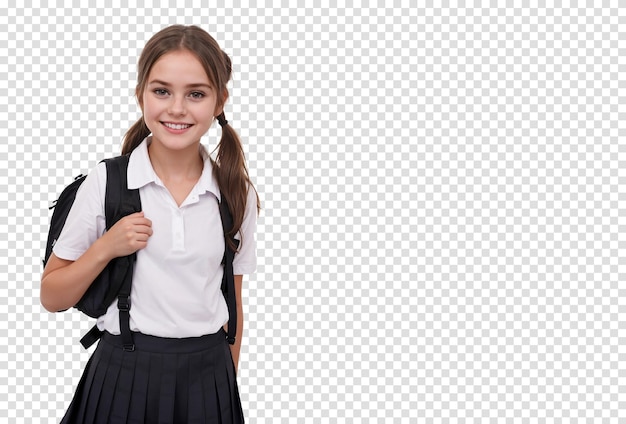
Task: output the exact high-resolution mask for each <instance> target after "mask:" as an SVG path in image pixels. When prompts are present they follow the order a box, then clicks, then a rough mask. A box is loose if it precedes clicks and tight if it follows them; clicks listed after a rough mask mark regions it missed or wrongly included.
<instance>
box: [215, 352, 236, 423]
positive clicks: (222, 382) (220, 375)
mask: <svg viewBox="0 0 626 424" xmlns="http://www.w3.org/2000/svg"><path fill="white" fill-rule="evenodd" d="M226 348H227V349H228V347H226ZM220 350H222V349H220ZM222 352H223V350H222ZM223 362H226V361H223ZM226 368H227V366H226V364H223V365H222V366H219V367H215V374H214V375H215V391H216V392H217V401H218V402H219V405H218V409H219V415H220V422H222V423H224V424H230V423H232V422H233V414H232V405H231V393H232V390H231V386H230V384H229V383H228V372H227V370H226ZM224 387H226V388H228V390H223V389H222V390H220V388H224Z"/></svg>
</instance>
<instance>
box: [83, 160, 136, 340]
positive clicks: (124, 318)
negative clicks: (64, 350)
mask: <svg viewBox="0 0 626 424" xmlns="http://www.w3.org/2000/svg"><path fill="white" fill-rule="evenodd" d="M128 160H129V156H128V155H125V156H118V157H116V158H112V159H106V160H104V162H105V164H106V168H107V185H106V194H105V202H104V214H105V218H106V228H107V230H109V229H111V227H113V225H115V223H116V222H117V221H119V220H120V219H121V218H123V217H125V216H126V215H130V214H132V213H135V212H139V211H141V198H140V197H139V190H137V189H133V190H129V189H128V182H127V170H128ZM136 258H137V254H136V253H133V254H132V255H129V256H122V257H119V258H115V259H114V260H113V261H112V263H111V265H112V268H111V272H110V274H109V276H110V289H109V291H108V292H107V295H106V298H105V304H107V305H109V304H111V303H112V302H113V300H115V298H116V297H117V307H118V309H119V319H120V332H121V335H122V343H123V346H124V350H127V351H132V350H134V349H135V345H134V343H133V339H132V333H131V331H130V291H131V285H132V280H133V270H134V267H135V261H136ZM101 335H102V332H101V331H100V330H99V329H98V328H97V326H94V327H93V328H92V329H91V330H90V331H89V332H88V333H87V334H86V335H85V336H84V337H83V338H82V339H81V341H80V342H81V344H82V345H83V346H84V347H85V348H88V347H89V346H91V345H92V344H93V343H95V342H96V341H97V340H98V339H99V338H100V336H101Z"/></svg>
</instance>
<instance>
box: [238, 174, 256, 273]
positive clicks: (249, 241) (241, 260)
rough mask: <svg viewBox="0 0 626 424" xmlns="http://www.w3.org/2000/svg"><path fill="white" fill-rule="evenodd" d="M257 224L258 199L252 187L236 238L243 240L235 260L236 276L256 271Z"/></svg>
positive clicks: (249, 190)
mask: <svg viewBox="0 0 626 424" xmlns="http://www.w3.org/2000/svg"><path fill="white" fill-rule="evenodd" d="M256 224H257V199H256V190H255V189H254V188H253V187H252V186H250V188H249V189H248V199H247V201H246V211H245V213H244V215H243V222H242V223H241V228H240V229H239V233H237V235H236V236H235V238H236V239H238V240H241V243H240V245H239V251H238V252H237V253H236V254H235V259H234V260H233V272H234V274H235V275H243V274H252V273H254V271H255V270H256V262H257V261H256Z"/></svg>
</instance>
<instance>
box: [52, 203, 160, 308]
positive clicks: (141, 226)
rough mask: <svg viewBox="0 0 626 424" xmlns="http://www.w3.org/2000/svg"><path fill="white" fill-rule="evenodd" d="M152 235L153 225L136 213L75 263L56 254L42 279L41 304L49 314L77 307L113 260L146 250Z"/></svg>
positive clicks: (120, 222) (97, 241)
mask: <svg viewBox="0 0 626 424" xmlns="http://www.w3.org/2000/svg"><path fill="white" fill-rule="evenodd" d="M151 235H152V222H151V221H150V220H149V219H147V218H145V217H144V216H143V212H137V213H134V214H132V215H128V216H126V217H124V218H122V219H120V220H119V221H118V222H117V223H116V224H115V225H114V226H113V227H112V228H111V229H110V230H109V231H107V232H106V233H105V234H104V235H103V236H102V237H100V238H99V239H97V240H96V241H95V242H94V243H93V244H92V245H91V246H90V247H89V248H88V249H87V250H86V251H85V253H83V254H82V255H81V256H80V257H79V258H78V259H77V260H75V261H69V260H65V259H60V258H58V257H57V256H56V255H55V254H54V253H53V254H52V255H50V259H49V261H48V263H47V265H46V268H45V269H44V271H43V275H42V276H41V294H40V298H41V304H42V305H43V307H44V308H46V309H47V310H48V311H50V312H57V311H63V310H65V309H69V308H71V307H72V306H74V305H76V303H78V301H79V300H80V298H81V297H82V296H83V294H85V292H86V291H87V289H88V288H89V286H90V285H91V283H92V282H93V280H95V279H96V277H97V276H98V274H100V273H101V272H102V270H103V269H104V267H106V265H107V264H108V263H109V262H110V261H111V259H113V258H116V257H118V256H126V255H130V254H131V253H133V252H136V251H137V250H139V249H143V248H144V247H146V246H147V243H148V238H149V237H150V236H151Z"/></svg>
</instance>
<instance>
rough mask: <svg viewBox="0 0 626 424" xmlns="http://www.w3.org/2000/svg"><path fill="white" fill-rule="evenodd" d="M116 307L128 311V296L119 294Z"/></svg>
mask: <svg viewBox="0 0 626 424" xmlns="http://www.w3.org/2000/svg"><path fill="white" fill-rule="evenodd" d="M117 309H119V310H120V311H121V312H129V311H130V298H129V297H128V296H119V297H118V298H117Z"/></svg>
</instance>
